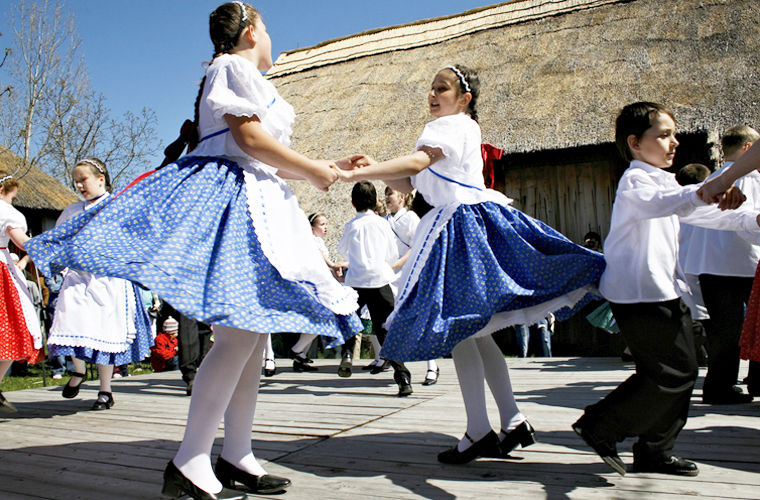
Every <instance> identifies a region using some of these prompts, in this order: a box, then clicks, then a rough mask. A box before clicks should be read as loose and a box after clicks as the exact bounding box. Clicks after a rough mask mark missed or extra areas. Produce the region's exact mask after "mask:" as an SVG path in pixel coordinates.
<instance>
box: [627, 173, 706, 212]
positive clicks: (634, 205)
mask: <svg viewBox="0 0 760 500" xmlns="http://www.w3.org/2000/svg"><path fill="white" fill-rule="evenodd" d="M615 202H616V203H622V204H623V205H624V206H625V207H626V211H627V212H628V213H630V216H631V217H633V218H635V219H640V220H644V219H655V218H659V217H669V216H671V215H678V216H685V215H687V214H689V213H691V212H692V211H693V210H694V208H695V207H697V206H698V205H704V204H703V203H702V202H701V201H700V199H699V197H698V196H697V186H695V185H691V186H678V185H676V186H661V185H660V184H657V182H656V181H655V180H654V179H653V178H651V177H650V176H648V175H646V174H645V173H644V172H642V173H641V174H638V173H634V174H633V175H630V176H629V177H628V179H627V180H626V181H624V182H621V185H620V186H619V188H618V191H617V194H616V195H615Z"/></svg>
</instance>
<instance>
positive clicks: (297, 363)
mask: <svg viewBox="0 0 760 500" xmlns="http://www.w3.org/2000/svg"><path fill="white" fill-rule="evenodd" d="M293 371H294V372H298V373H301V372H317V371H319V368H317V367H316V366H311V365H309V364H307V363H306V362H305V361H301V360H300V359H299V358H295V359H294V360H293Z"/></svg>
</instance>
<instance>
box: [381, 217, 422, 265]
mask: <svg viewBox="0 0 760 500" xmlns="http://www.w3.org/2000/svg"><path fill="white" fill-rule="evenodd" d="M385 220H387V221H388V223H390V225H391V231H393V234H394V235H395V236H396V247H397V248H398V255H399V257H403V256H404V255H405V254H406V252H408V251H409V249H410V248H412V241H414V233H415V232H416V231H417V226H419V225H420V218H419V217H418V216H417V214H416V213H414V212H410V211H408V210H407V209H405V208H402V209H400V210H399V211H398V212H396V213H395V214H389V215H386V216H385Z"/></svg>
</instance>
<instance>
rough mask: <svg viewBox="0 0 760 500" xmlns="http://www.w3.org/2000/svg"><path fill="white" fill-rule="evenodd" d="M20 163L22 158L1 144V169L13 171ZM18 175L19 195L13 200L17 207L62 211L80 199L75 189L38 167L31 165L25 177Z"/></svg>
mask: <svg viewBox="0 0 760 500" xmlns="http://www.w3.org/2000/svg"><path fill="white" fill-rule="evenodd" d="M20 163H21V158H19V157H18V156H16V155H15V154H13V153H12V152H11V151H9V150H8V149H5V148H4V147H2V146H0V170H5V171H6V172H9V173H13V172H15V171H16V165H18V164H20ZM16 177H18V184H19V186H18V196H16V199H15V201H14V202H13V204H14V205H15V206H16V207H19V208H32V209H41V210H55V211H61V210H63V209H64V208H66V207H67V206H69V205H71V204H72V203H74V202H75V201H79V197H78V196H77V195H76V194H75V193H74V191H72V190H71V189H69V188H67V187H66V186H64V185H63V184H61V181H59V180H58V179H56V178H54V177H51V176H50V175H48V174H46V173H45V172H43V171H42V170H40V169H39V168H37V167H30V168H29V170H28V171H27V172H26V173H25V174H24V175H23V177H21V176H20V175H17V176H16Z"/></svg>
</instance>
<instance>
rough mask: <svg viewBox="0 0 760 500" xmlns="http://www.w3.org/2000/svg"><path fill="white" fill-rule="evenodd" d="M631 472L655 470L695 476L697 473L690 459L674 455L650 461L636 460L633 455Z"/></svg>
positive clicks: (697, 470)
mask: <svg viewBox="0 0 760 500" xmlns="http://www.w3.org/2000/svg"><path fill="white" fill-rule="evenodd" d="M633 472H656V473H659V474H671V475H674V476H696V475H697V474H699V469H698V468H697V464H695V463H694V462H692V461H690V460H684V459H683V458H680V457H677V456H675V455H673V456H671V457H670V458H667V459H665V460H658V461H650V460H641V459H639V460H637V459H636V457H635V456H634V457H633Z"/></svg>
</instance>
